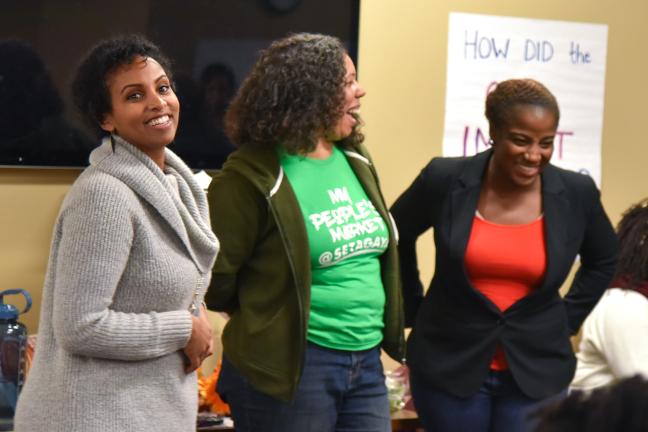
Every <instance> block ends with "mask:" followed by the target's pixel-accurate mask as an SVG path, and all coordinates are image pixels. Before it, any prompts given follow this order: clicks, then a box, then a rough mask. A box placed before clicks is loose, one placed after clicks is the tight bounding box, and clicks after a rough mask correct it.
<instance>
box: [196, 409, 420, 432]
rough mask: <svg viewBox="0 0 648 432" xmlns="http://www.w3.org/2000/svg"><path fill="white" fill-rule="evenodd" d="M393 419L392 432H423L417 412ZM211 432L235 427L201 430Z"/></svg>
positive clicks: (398, 414) (402, 413) (400, 413)
mask: <svg viewBox="0 0 648 432" xmlns="http://www.w3.org/2000/svg"><path fill="white" fill-rule="evenodd" d="M391 419H392V432H419V431H421V432H422V431H423V428H422V427H421V424H420V423H419V421H418V416H417V415H416V412H414V411H411V410H407V409H402V410H399V411H396V412H393V413H391ZM208 431H209V432H211V431H234V428H233V427H228V426H214V427H212V428H209V429H199V432H208Z"/></svg>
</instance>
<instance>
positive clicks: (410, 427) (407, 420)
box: [391, 409, 423, 432]
mask: <svg viewBox="0 0 648 432" xmlns="http://www.w3.org/2000/svg"><path fill="white" fill-rule="evenodd" d="M391 419H392V432H418V431H421V432H422V431H423V427H422V426H421V423H419V419H418V415H417V414H416V411H411V410H408V409H401V410H398V411H396V412H393V413H391Z"/></svg>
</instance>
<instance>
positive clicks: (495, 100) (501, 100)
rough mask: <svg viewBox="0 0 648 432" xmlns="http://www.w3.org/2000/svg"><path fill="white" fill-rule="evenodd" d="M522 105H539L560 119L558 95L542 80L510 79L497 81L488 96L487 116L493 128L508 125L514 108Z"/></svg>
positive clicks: (557, 119)
mask: <svg viewBox="0 0 648 432" xmlns="http://www.w3.org/2000/svg"><path fill="white" fill-rule="evenodd" d="M520 105H531V106H539V107H542V108H545V109H547V110H548V111H550V112H551V113H553V115H554V116H555V118H556V126H557V125H558V122H559V121H560V109H559V108H558V102H557V101H556V97H555V96H554V95H553V94H552V93H551V92H550V91H549V89H547V87H545V86H544V85H542V84H541V83H540V82H538V81H536V80H534V79H531V78H523V79H510V80H506V81H502V82H499V83H497V86H496V87H495V89H494V90H493V91H491V92H490V93H489V94H488V96H486V112H485V115H486V118H487V119H488V123H489V124H490V128H491V130H498V129H500V128H502V127H506V126H507V125H508V124H509V122H510V120H511V114H512V112H513V108H515V107H516V106H520Z"/></svg>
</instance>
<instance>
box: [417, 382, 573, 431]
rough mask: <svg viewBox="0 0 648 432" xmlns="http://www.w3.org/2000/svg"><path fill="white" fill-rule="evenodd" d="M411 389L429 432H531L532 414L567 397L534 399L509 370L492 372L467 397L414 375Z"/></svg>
mask: <svg viewBox="0 0 648 432" xmlns="http://www.w3.org/2000/svg"><path fill="white" fill-rule="evenodd" d="M410 386H411V391H412V397H413V398H414V405H415V406H416V411H417V412H418V415H419V419H420V421H421V424H422V425H423V427H424V428H425V430H426V431H430V432H531V431H533V430H534V429H535V426H536V424H537V420H536V419H534V418H529V414H532V413H534V412H535V411H537V410H538V409H540V408H541V407H542V406H543V405H545V404H547V403H550V402H552V401H554V400H557V399H560V398H562V397H564V396H566V394H567V393H566V391H565V392H563V393H560V394H558V395H556V396H553V397H551V398H548V399H543V400H537V399H531V398H529V397H528V396H526V395H525V394H524V393H522V390H520V388H519V387H518V385H517V384H516V382H515V380H514V379H513V376H512V375H511V373H510V372H509V371H490V372H489V373H488V376H487V378H486V381H485V382H484V384H482V386H481V387H480V389H479V391H478V392H477V394H475V395H473V396H471V397H468V398H459V397H456V396H453V395H451V394H449V393H446V392H444V391H441V390H437V389H434V388H432V387H431V386H430V385H429V384H427V382H425V381H424V380H423V379H422V378H421V377H419V376H417V375H416V374H414V373H413V372H411V373H410Z"/></svg>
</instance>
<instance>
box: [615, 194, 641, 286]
mask: <svg viewBox="0 0 648 432" xmlns="http://www.w3.org/2000/svg"><path fill="white" fill-rule="evenodd" d="M617 236H618V238H619V261H618V263H617V270H616V275H615V278H614V279H615V280H616V279H620V278H623V280H624V281H625V282H626V287H627V288H629V289H634V288H635V287H637V286H638V285H640V284H642V283H646V282H648V198H646V199H643V200H642V201H640V202H638V203H637V204H634V205H633V206H631V207H630V208H629V209H628V210H626V211H625V212H624V213H623V217H622V218H621V221H620V222H619V225H618V226H617Z"/></svg>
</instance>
